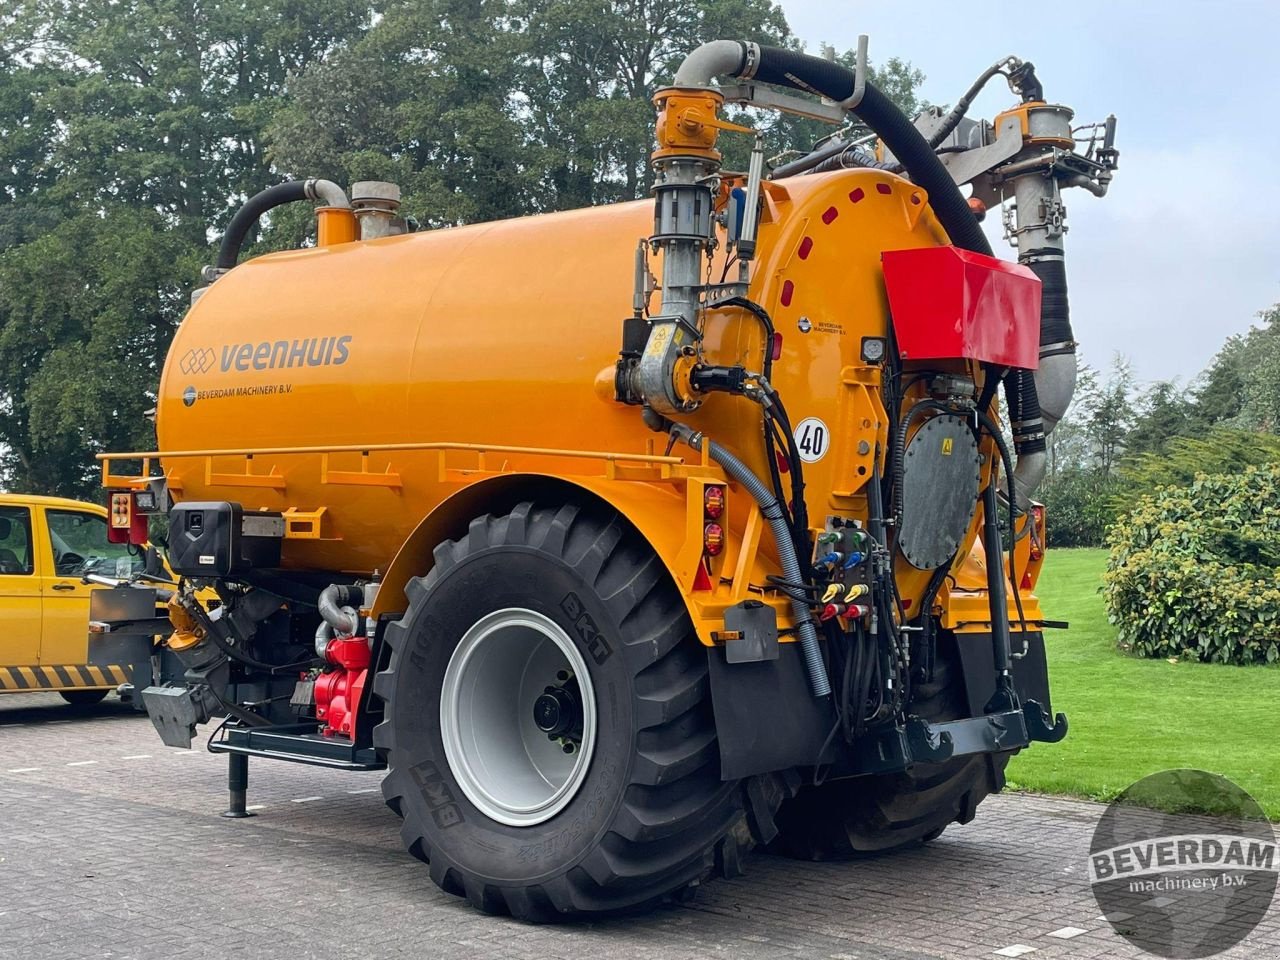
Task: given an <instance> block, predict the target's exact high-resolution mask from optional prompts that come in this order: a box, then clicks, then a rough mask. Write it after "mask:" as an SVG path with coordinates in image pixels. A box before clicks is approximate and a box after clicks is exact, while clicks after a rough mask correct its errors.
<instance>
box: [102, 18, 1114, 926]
mask: <svg viewBox="0 0 1280 960" xmlns="http://www.w3.org/2000/svg"><path fill="white" fill-rule="evenodd" d="M865 62H866V58H865V44H864V46H863V47H862V49H861V51H860V54H859V58H858V64H859V65H858V67H857V68H856V69H854V70H848V69H845V68H843V67H841V66H838V65H835V64H833V63H830V62H827V61H825V60H820V59H816V58H812V57H808V56H805V55H803V54H800V53H796V52H794V51H788V50H781V49H774V48H768V47H761V46H758V45H756V44H754V43H745V42H738V41H717V42H715V43H711V44H707V45H705V46H703V47H701V48H699V49H697V50H695V51H694V52H693V53H691V54H690V55H689V56H688V58H687V59H686V60H685V61H684V63H683V65H682V66H681V68H680V70H679V71H678V73H677V75H676V77H675V80H674V83H673V84H672V86H670V87H667V88H664V89H663V90H661V91H660V92H659V93H658V94H657V96H656V98H655V101H656V105H657V108H658V118H657V130H656V142H657V148H656V150H655V151H654V153H653V168H654V172H655V185H654V190H653V199H652V200H646V201H641V202H635V203H626V204H619V205H616V206H610V207H603V208H598V209H590V210H579V211H573V212H568V213H557V214H550V215H546V216H537V217H527V218H524V219H519V220H509V221H502V222H498V223H483V224H476V225H472V226H466V227H460V228H457V229H447V230H435V231H429V232H411V231H409V229H408V228H407V225H406V221H405V220H403V219H401V218H400V215H399V191H398V189H397V188H396V187H395V186H394V185H392V184H385V183H373V182H364V183H357V184H354V185H353V186H352V188H351V190H350V193H348V192H347V191H345V190H343V189H342V188H340V187H338V186H337V185H335V184H333V183H330V182H328V181H322V180H307V181H299V182H291V183H284V184H280V185H278V186H275V187H271V188H269V189H267V190H265V191H263V192H262V193H260V194H258V195H257V196H255V197H253V198H251V199H250V200H249V201H248V202H247V203H246V204H245V206H244V207H243V208H242V209H241V211H240V212H239V213H238V214H237V215H236V217H235V218H234V219H233V221H232V223H231V225H230V226H229V228H228V231H227V234H226V236H225V238H224V240H223V244H222V248H221V250H220V253H219V258H218V263H217V264H216V265H215V266H213V267H210V268H208V269H207V270H206V271H205V275H204V276H205V280H206V285H205V286H203V287H201V288H200V289H198V290H197V291H196V293H195V295H194V296H193V306H192V308H191V311H190V313H189V314H188V315H187V317H186V319H185V320H184V321H183V323H182V325H181V327H180V328H179V330H178V332H177V335H176V337H175V339H174V341H173V346H172V348H171V350H170V352H169V358H168V361H167V363H166V365H165V369H164V373H163V375H162V377H161V381H160V390H159V403H158V407H157V416H156V429H157V439H158V449H157V450H156V451H150V452H139V451H130V452H121V453H113V454H108V455H104V456H103V457H102V459H103V461H104V477H105V486H106V487H107V488H108V489H109V499H110V501H111V517H112V529H113V532H114V535H115V536H116V537H118V538H119V539H121V540H132V541H135V542H136V541H141V540H143V539H145V537H146V535H147V527H148V520H149V519H150V518H151V517H152V516H153V515H156V514H163V515H164V516H165V517H166V519H167V527H166V528H165V532H164V533H163V535H162V536H163V539H164V543H165V546H166V548H167V557H168V562H169V566H170V567H171V569H172V571H173V572H174V573H175V574H176V575H177V577H178V580H177V582H176V583H175V584H173V585H172V597H171V598H167V597H165V596H159V595H157V594H156V593H154V590H155V588H154V586H153V587H147V586H146V582H145V581H144V580H140V579H135V582H133V583H130V584H122V585H121V587H120V589H119V590H118V591H116V593H118V594H124V593H127V592H129V591H137V594H138V595H140V596H141V599H140V601H139V602H138V603H137V604H135V607H136V608H137V609H139V610H144V609H148V608H151V607H152V605H153V603H154V602H155V601H156V600H162V601H163V600H167V606H168V619H167V622H168V623H169V624H171V626H166V630H165V632H166V633H168V634H169V636H168V640H167V652H168V653H169V654H172V655H173V656H174V657H176V658H177V660H179V661H180V662H181V664H182V669H181V671H179V674H178V675H175V676H174V677H173V678H172V680H171V681H170V682H168V683H164V684H157V685H154V686H151V687H149V688H147V689H146V690H143V691H142V692H141V697H142V699H143V701H144V702H145V704H146V706H147V709H148V712H149V713H150V715H151V718H152V720H153V722H154V724H155V726H156V728H157V730H158V731H159V733H160V735H161V737H162V738H163V739H164V741H165V742H166V743H168V744H170V745H174V746H181V747H189V746H190V745H191V742H192V738H193V736H194V734H195V730H196V726H197V725H198V724H201V723H205V722H207V721H210V720H212V719H213V718H223V719H222V723H221V724H220V726H219V727H218V728H217V730H216V732H215V735H214V736H213V737H212V738H211V740H210V744H209V747H210V749H211V750H214V751H216V752H225V753H226V754H228V756H229V759H230V778H229V779H230V789H231V809H230V810H229V811H228V813H229V814H230V815H233V816H236V815H245V795H246V789H247V782H248V772H247V770H248V758H250V757H272V758H276V759H284V760H293V761H298V762H303V763H311V764H317V765H323V766H330V767H336V768H340V769H353V770H369V769H383V768H385V769H386V771H387V773H386V779H385V780H384V788H383V789H384V793H385V796H386V800H387V803H388V805H389V806H390V807H391V808H392V809H393V810H394V811H395V812H396V813H397V814H398V815H399V816H400V817H401V818H402V821H403V826H402V828H401V833H402V836H403V838H404V840H405V843H406V846H407V847H408V849H409V851H410V852H411V853H412V854H414V855H415V856H416V857H418V858H420V859H422V860H423V861H425V862H427V863H428V864H429V868H430V871H431V877H432V879H433V880H435V882H436V883H438V884H439V885H440V886H441V887H443V888H444V889H445V890H448V891H450V892H452V893H455V894H459V895H464V896H466V897H467V898H468V899H469V900H470V901H471V902H472V903H473V904H475V905H476V906H477V907H479V908H481V909H483V910H486V911H493V912H510V913H512V914H514V915H515V916H517V917H521V918H526V919H532V920H554V919H558V918H562V917H570V916H581V915H584V914H596V913H604V912H609V911H615V910H620V909H628V908H634V907H637V906H641V905H646V904H650V903H654V902H657V901H659V900H661V899H662V898H664V897H667V896H669V895H672V894H678V893H680V892H681V891H683V890H686V889H687V888H689V887H690V886H692V885H695V884H697V883H700V882H701V881H703V880H704V879H706V878H707V877H709V876H710V875H712V874H714V873H719V874H730V875H732V874H735V873H736V872H738V871H739V870H740V868H741V865H742V862H743V859H744V856H745V854H746V853H747V852H748V851H749V850H750V848H751V847H752V846H754V845H757V844H770V845H772V846H773V848H774V849H778V850H781V851H784V852H789V853H793V854H796V855H800V856H804V857H828V856H847V855H852V854H858V853H862V852H865V851H877V850H885V849H890V848H894V847H901V846H906V845H910V844H917V843H920V842H922V841H927V840H931V839H933V838H935V837H936V836H938V834H940V833H941V832H942V830H943V829H944V828H945V827H946V826H947V825H948V824H950V823H952V822H960V823H964V822H966V821H968V820H969V819H971V818H972V817H973V815H974V811H975V808H976V807H977V805H978V803H979V802H980V801H981V800H982V799H983V798H984V797H985V796H987V795H988V794H989V793H991V792H993V791H996V790H999V789H1000V788H1001V786H1002V784H1003V770H1004V767H1005V764H1006V763H1007V761H1008V759H1009V758H1010V757H1011V756H1012V755H1013V754H1014V753H1015V752H1016V751H1018V750H1020V749H1022V748H1025V747H1027V746H1028V745H1029V744H1030V743H1031V742H1032V741H1035V740H1041V741H1048V742H1053V741H1056V740H1059V739H1061V738H1062V736H1063V735H1064V734H1065V733H1066V721H1065V718H1063V717H1062V716H1061V715H1058V716H1057V717H1056V718H1055V717H1054V715H1053V714H1052V713H1051V712H1050V706H1049V687H1048V675H1047V668H1046V664H1045V654H1044V643H1043V630H1044V629H1045V628H1046V627H1048V626H1052V625H1053V624H1052V622H1051V621H1046V619H1045V616H1046V614H1045V612H1044V611H1042V610H1041V608H1040V605H1039V603H1038V601H1037V599H1036V597H1035V594H1034V589H1035V584H1036V579H1037V577H1038V575H1039V571H1040V567H1041V564H1042V562H1043V556H1044V537H1045V517H1044V511H1043V509H1042V508H1041V507H1040V506H1039V505H1038V504H1036V503H1035V502H1034V500H1032V494H1033V493H1034V490H1035V487H1036V484H1037V483H1038V481H1039V479H1040V477H1041V475H1042V473H1043V470H1044V458H1045V454H1044V451H1045V434H1046V433H1047V432H1048V431H1049V430H1050V429H1052V427H1053V425H1054V424H1055V423H1056V422H1057V419H1058V418H1059V417H1060V416H1061V415H1062V413H1063V411H1064V410H1065V408H1066V405H1067V403H1069V401H1070V398H1071V391H1072V388H1073V385H1074V377H1075V362H1074V356H1073V354H1074V347H1075V344H1074V342H1073V339H1072V333H1071V327H1070V322H1069V319H1068V313H1067V299H1066V292H1067V291H1066V278H1065V271H1064V268H1063V234H1064V232H1065V227H1064V225H1063V216H1064V210H1063V206H1062V201H1061V192H1062V190H1063V189H1064V188H1066V187H1071V186H1079V187H1083V188H1085V189H1087V190H1089V191H1090V192H1092V193H1094V194H1096V195H1099V196H1101V195H1102V194H1103V193H1105V191H1106V188H1107V186H1108V184H1109V182H1110V180H1111V176H1112V171H1113V169H1114V168H1115V166H1116V162H1115V161H1116V157H1117V154H1116V151H1115V149H1114V146H1113V140H1114V119H1111V120H1109V121H1107V122H1106V123H1103V124H1098V125H1090V126H1088V127H1085V128H1075V129H1073V128H1072V125H1071V120H1072V113H1071V111H1070V110H1069V109H1067V108H1066V107H1063V106H1058V105H1054V104H1051V103H1048V102H1046V101H1045V99H1044V95H1043V92H1042V90H1041V86H1040V83H1039V81H1038V80H1037V79H1036V76H1035V72H1034V69H1033V68H1032V66H1031V64H1029V63H1025V62H1023V61H1020V60H1017V59H1015V58H1010V59H1008V60H1005V61H1001V62H1000V63H998V64H996V65H994V66H993V67H992V68H991V69H990V70H988V71H986V72H985V73H984V74H983V75H982V77H980V78H979V82H978V83H977V84H975V88H974V89H973V90H971V91H969V93H968V94H966V96H965V98H964V99H963V100H962V101H960V106H959V107H958V108H957V109H955V110H952V111H951V112H949V113H946V112H943V111H940V110H931V111H928V112H926V113H925V114H924V115H922V116H920V117H917V118H915V120H914V121H912V120H908V119H907V118H906V117H905V116H903V115H902V114H901V113H900V112H899V111H898V110H897V109H896V108H895V107H894V106H893V105H892V104H891V103H890V101H888V100H887V99H886V98H885V96H884V95H883V94H882V93H881V92H880V91H878V90H877V89H876V88H875V87H874V85H873V84H871V83H868V82H866V80H865V77H864V76H863V73H864V67H863V65H864V64H865ZM997 73H999V74H1002V75H1003V76H1004V77H1005V79H1006V80H1007V81H1008V83H1009V86H1010V89H1011V90H1012V91H1013V93H1014V94H1015V95H1016V96H1017V100H1018V102H1017V103H1016V104H1015V105H1013V106H1012V107H1011V108H1010V109H1009V110H1008V111H1007V112H1006V113H1004V114H1001V115H1000V116H999V117H997V118H996V119H995V121H994V122H986V121H975V120H971V119H969V118H967V117H965V116H964V112H965V110H964V108H965V106H966V105H967V103H968V101H969V100H970V99H971V98H972V96H973V95H974V94H976V92H977V89H978V88H980V86H981V85H982V84H983V83H985V82H986V81H987V80H989V79H990V78H991V77H993V76H994V75H995V74H997ZM787 88H790V91H791V92H787ZM726 104H729V105H752V106H756V107H764V108H770V109H775V110H784V111H789V112H793V113H798V114H801V115H803V116H807V117H810V118H817V119H824V120H829V121H831V122H833V123H839V124H846V127H845V128H844V129H843V130H842V132H841V133H839V134H837V135H835V136H833V137H832V138H829V139H828V140H826V141H824V142H823V143H822V144H821V145H820V146H819V147H817V148H816V149H814V150H813V151H812V152H810V153H807V154H805V155H803V156H801V157H800V158H799V159H797V160H793V161H791V162H789V163H786V164H784V165H782V166H779V167H776V168H773V169H769V168H768V166H767V164H766V163H765V162H764V152H765V145H764V141H763V137H761V136H758V135H756V134H755V133H754V131H751V130H749V129H747V128H745V127H742V126H739V125H738V124H736V123H733V122H729V121H728V120H726V119H725V115H726ZM850 120H852V121H854V125H853V126H852V127H849V126H847V124H848V121H850ZM1082 129H1083V130H1084V131H1085V133H1082V132H1081V130H1082ZM849 130H852V131H853V132H852V133H850V132H849ZM859 131H861V133H859ZM739 136H747V137H753V138H754V148H753V150H752V153H751V161H750V164H749V169H748V170H747V171H746V172H744V173H734V172H729V171H727V170H725V169H722V160H721V154H720V152H719V149H718V141H719V140H720V138H722V137H725V138H727V137H739ZM859 137H860V138H861V139H858V138H859ZM1084 142H1087V143H1088V147H1087V148H1079V149H1078V148H1077V144H1079V143H1084ZM962 186H965V187H967V188H968V191H967V193H968V195H966V193H965V192H962V190H961V187H962ZM305 200H313V201H316V202H317V204H318V209H317V213H316V215H317V243H316V245H315V246H314V247H310V248H307V249H302V250H296V251H291V252H285V253H276V254H271V255H268V256H263V257H259V258H256V259H253V260H250V261H248V262H245V263H241V264H237V259H238V253H239V249H240V246H241V244H242V242H243V240H244V238H245V237H246V236H247V234H248V233H249V231H250V230H251V229H252V228H253V225H254V224H255V223H256V221H257V220H258V218H259V217H260V216H261V215H262V214H264V213H266V212H267V211H268V210H270V209H272V208H273V207H275V206H278V205H280V204H282V203H287V202H295V201H305ZM1001 203H1004V204H1005V205H1006V207H1007V208H1008V211H1007V213H1008V215H1007V218H1006V229H1007V233H1008V235H1009V237H1010V239H1011V240H1012V242H1013V244H1014V245H1015V246H1016V247H1017V250H1018V258H1017V261H1018V262H1016V263H1015V262H1005V261H1001V260H997V259H995V258H994V257H992V255H991V250H990V247H989V244H988V241H987V239H986V237H985V235H984V234H983V232H982V230H981V228H980V227H979V218H980V216H981V214H982V213H983V212H984V211H985V209H986V208H987V207H989V206H992V205H998V204H1001ZM1001 396H1003V398H1004V400H1005V404H1006V407H1007V411H1008V413H1007V416H1006V417H1005V418H1004V419H1003V423H1004V424H1007V426H1008V428H1009V430H1010V433H1011V437H1012V441H1011V442H1006V440H1005V439H1004V435H1003V432H1002V430H1003V426H1002V421H1001V419H999V416H1000V415H999V409H1000V408H999V398H1000V397H1001ZM139 468H140V469H139ZM157 536H161V534H160V533H159V529H158V528H157V530H156V531H153V537H152V539H153V541H154V540H155V539H156V537H157ZM210 591H212V593H211V592H210ZM129 595H130V596H134V594H129ZM211 596H216V599H213V600H210V599H209V598H210V597H211ZM116 599H117V602H116V604H115V608H116V609H123V606H124V605H123V604H122V603H121V602H119V597H117V598H116ZM150 612H151V611H150V610H148V615H149V614H150ZM98 629H99V630H104V631H111V630H115V631H117V632H120V631H127V630H130V629H132V630H135V631H145V630H148V629H150V630H152V631H153V632H154V631H155V630H156V629H157V628H156V622H155V620H153V619H146V618H145V617H141V616H140V617H139V618H138V619H136V620H133V621H124V620H117V621H116V622H107V623H103V624H100V625H99V626H98ZM170 631H171V632H170Z"/></svg>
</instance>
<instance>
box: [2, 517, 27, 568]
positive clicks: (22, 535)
mask: <svg viewBox="0 0 1280 960" xmlns="http://www.w3.org/2000/svg"><path fill="white" fill-rule="evenodd" d="M34 569H35V567H34V565H33V564H32V550H31V511H30V510H28V509H27V508H26V507H0V575H4V574H30V573H32V572H33V571H34Z"/></svg>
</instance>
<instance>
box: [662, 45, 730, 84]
mask: <svg viewBox="0 0 1280 960" xmlns="http://www.w3.org/2000/svg"><path fill="white" fill-rule="evenodd" d="M748 49H749V48H748V46H747V44H745V43H743V42H741V41H739V40H712V41H711V42H709V43H704V44H703V45H702V46H700V47H698V49H696V50H694V51H693V53H691V54H689V55H688V56H687V57H685V58H684V62H683V63H681V64H680V68H679V69H678V70H676V75H675V78H674V79H673V80H672V81H671V84H672V86H676V87H709V86H711V81H712V80H714V79H715V78H716V77H720V76H725V75H728V76H734V77H744V74H745V72H746V70H747V67H748V63H747V53H748ZM744 79H745V77H744Z"/></svg>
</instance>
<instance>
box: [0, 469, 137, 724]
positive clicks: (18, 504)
mask: <svg viewBox="0 0 1280 960" xmlns="http://www.w3.org/2000/svg"><path fill="white" fill-rule="evenodd" d="M142 567H143V560H142V558H141V557H139V556H135V555H133V554H131V553H130V552H129V548H128V546H127V545H125V544H115V543H108V542H107V511H106V510H105V509H104V508H103V507H101V506H98V505H97V504H93V503H80V502H78V501H76V500H65V499H63V498H61V497H39V496H28V495H24V494H13V493H5V494H0V693H29V692H32V691H53V692H57V693H59V694H61V695H62V698H63V699H64V700H66V701H67V702H68V703H72V704H92V703H97V702H98V701H99V700H101V699H102V698H103V697H105V696H106V695H107V694H108V693H109V692H110V691H111V690H114V689H116V688H117V687H119V686H121V685H122V684H126V683H129V682H131V680H132V679H133V677H132V673H133V666H132V664H131V663H130V662H129V661H128V660H127V659H125V658H108V659H115V660H116V661H117V662H100V661H101V657H100V656H99V655H97V653H96V652H95V655H94V656H92V657H91V655H90V646H89V595H90V594H91V593H92V592H93V591H95V590H99V589H102V588H101V587H99V586H96V585H93V584H88V583H85V582H84V578H85V576H86V575H89V574H96V575H99V576H104V577H111V578H127V577H129V576H130V575H131V574H132V573H135V572H137V571H139V570H141V569H142ZM117 652H122V651H117Z"/></svg>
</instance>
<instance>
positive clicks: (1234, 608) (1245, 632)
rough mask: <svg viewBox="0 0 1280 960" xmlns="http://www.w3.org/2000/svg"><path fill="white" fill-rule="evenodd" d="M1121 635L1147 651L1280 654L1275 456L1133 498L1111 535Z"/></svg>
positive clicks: (1263, 659) (1113, 601) (1113, 602)
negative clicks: (1266, 462) (1260, 464)
mask: <svg viewBox="0 0 1280 960" xmlns="http://www.w3.org/2000/svg"><path fill="white" fill-rule="evenodd" d="M1107 546H1108V547H1109V548H1110V550H1111V556H1110V560H1109V561H1108V564H1107V573H1106V576H1105V578H1104V582H1105V586H1104V588H1103V590H1104V594H1105V596H1106V603H1107V615H1108V617H1109V618H1110V620H1111V622H1112V623H1113V624H1114V625H1115V626H1116V627H1117V629H1118V638H1117V642H1118V643H1119V644H1120V646H1121V647H1122V648H1124V649H1127V650H1131V651H1133V652H1134V653H1137V654H1138V655H1140V656H1144V657H1180V658H1183V659H1196V660H1203V661H1205V662H1208V663H1236V664H1256V663H1273V662H1275V661H1276V660H1278V659H1280V464H1271V465H1268V466H1263V467H1246V468H1245V469H1244V470H1242V471H1240V472H1238V473H1232V474H1215V475H1211V476H1210V475H1200V476H1197V477H1196V478H1195V479H1194V480H1193V481H1192V482H1191V483H1190V484H1189V485H1186V486H1180V487H1163V488H1161V489H1158V490H1156V491H1155V492H1154V493H1151V494H1148V495H1146V496H1143V497H1141V498H1139V499H1138V500H1137V502H1136V503H1135V504H1134V505H1133V508H1132V509H1131V510H1130V511H1129V513H1128V514H1127V515H1126V516H1123V517H1121V518H1119V519H1118V520H1117V521H1116V523H1115V524H1114V525H1113V526H1112V527H1111V529H1110V531H1109V533H1108V535H1107Z"/></svg>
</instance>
